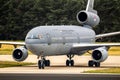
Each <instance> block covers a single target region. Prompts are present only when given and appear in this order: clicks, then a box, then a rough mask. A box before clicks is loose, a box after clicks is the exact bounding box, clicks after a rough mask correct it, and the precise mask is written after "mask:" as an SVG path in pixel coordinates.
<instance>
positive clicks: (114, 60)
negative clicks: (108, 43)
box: [0, 55, 120, 74]
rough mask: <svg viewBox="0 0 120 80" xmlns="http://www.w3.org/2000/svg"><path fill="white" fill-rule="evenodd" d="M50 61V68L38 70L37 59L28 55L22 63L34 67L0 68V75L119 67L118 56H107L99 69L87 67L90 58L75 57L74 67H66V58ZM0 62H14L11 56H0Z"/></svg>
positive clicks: (54, 57) (72, 72)
mask: <svg viewBox="0 0 120 80" xmlns="http://www.w3.org/2000/svg"><path fill="white" fill-rule="evenodd" d="M46 59H49V60H50V61H51V66H50V67H45V69H44V70H43V69H38V66H37V61H38V59H37V57H36V56H35V55H29V56H28V58H27V59H26V60H25V61H24V62H32V63H36V65H30V66H19V67H9V68H0V73H29V74H30V73H32V74H33V73H36V74H38V73H40V74H81V73H83V72H84V71H89V70H98V69H107V68H115V67H120V56H109V57H108V59H107V60H106V61H105V62H103V63H101V67H99V68H96V67H88V66H87V64H88V61H89V60H91V57H90V56H75V57H74V58H73V59H74V61H75V66H74V67H66V66H65V62H66V59H67V57H66V56H51V57H46ZM0 61H14V60H13V58H12V56H11V55H0Z"/></svg>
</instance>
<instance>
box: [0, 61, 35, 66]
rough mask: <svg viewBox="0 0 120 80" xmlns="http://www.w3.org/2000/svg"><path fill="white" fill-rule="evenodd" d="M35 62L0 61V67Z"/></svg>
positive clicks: (25, 64)
mask: <svg viewBox="0 0 120 80" xmlns="http://www.w3.org/2000/svg"><path fill="white" fill-rule="evenodd" d="M33 64H35V63H25V62H12V61H0V68H5V67H18V66H27V65H33Z"/></svg>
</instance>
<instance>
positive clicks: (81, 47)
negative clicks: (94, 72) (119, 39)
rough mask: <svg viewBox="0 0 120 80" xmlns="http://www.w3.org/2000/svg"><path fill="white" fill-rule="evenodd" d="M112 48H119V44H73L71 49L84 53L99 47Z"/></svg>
mask: <svg viewBox="0 0 120 80" xmlns="http://www.w3.org/2000/svg"><path fill="white" fill-rule="evenodd" d="M112 46H120V43H104V44H103V43H99V44H97V43H96V44H73V46H72V49H74V50H81V51H85V50H93V49H96V48H99V47H112Z"/></svg>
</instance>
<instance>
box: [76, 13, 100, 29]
mask: <svg viewBox="0 0 120 80" xmlns="http://www.w3.org/2000/svg"><path fill="white" fill-rule="evenodd" d="M77 21H78V22H79V23H80V24H81V25H83V26H84V25H88V26H90V27H94V26H96V25H98V24H99V22H100V18H99V16H98V15H97V14H96V13H93V12H88V11H80V12H78V14H77Z"/></svg>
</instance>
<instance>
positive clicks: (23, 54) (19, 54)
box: [12, 46, 28, 62]
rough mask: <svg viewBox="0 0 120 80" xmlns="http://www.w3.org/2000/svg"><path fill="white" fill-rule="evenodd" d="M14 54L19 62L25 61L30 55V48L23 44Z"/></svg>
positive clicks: (14, 57)
mask: <svg viewBox="0 0 120 80" xmlns="http://www.w3.org/2000/svg"><path fill="white" fill-rule="evenodd" d="M12 56H13V59H14V60H16V61H18V62H20V61H24V60H25V59H26V58H27V57H28V50H27V49H26V48H25V47H24V46H21V47H19V48H16V49H15V50H14V51H13V54H12Z"/></svg>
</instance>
